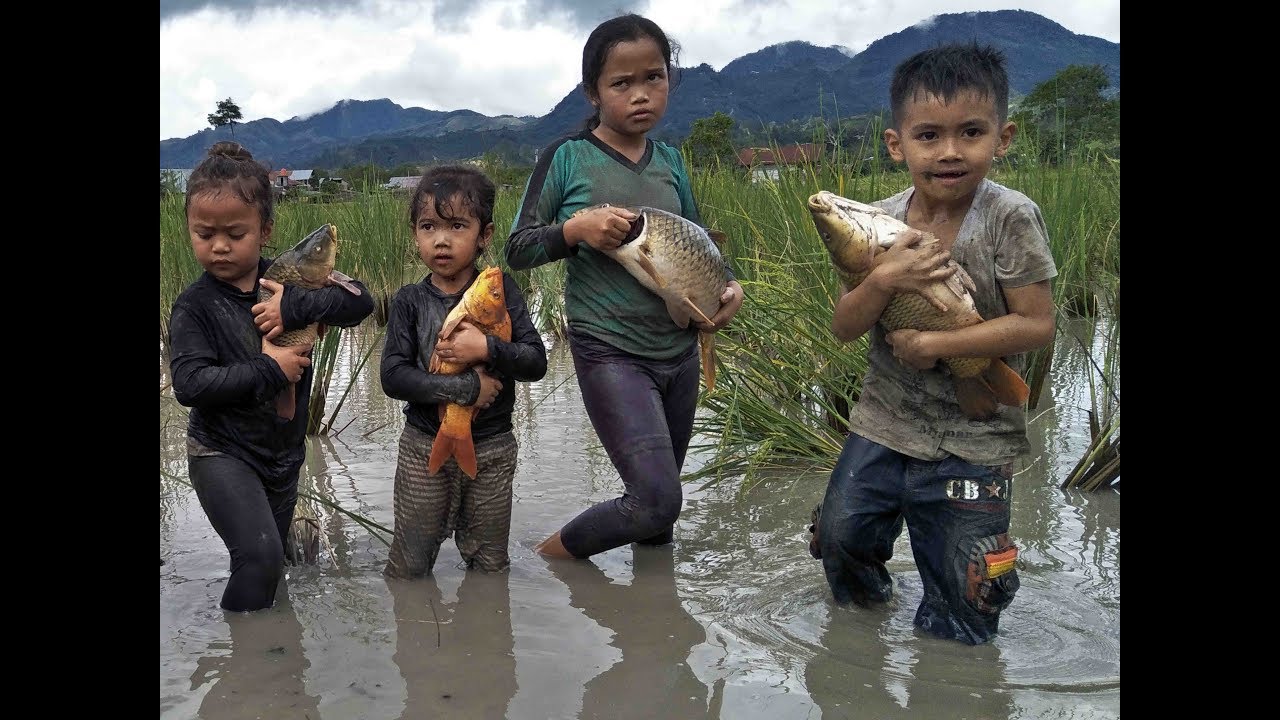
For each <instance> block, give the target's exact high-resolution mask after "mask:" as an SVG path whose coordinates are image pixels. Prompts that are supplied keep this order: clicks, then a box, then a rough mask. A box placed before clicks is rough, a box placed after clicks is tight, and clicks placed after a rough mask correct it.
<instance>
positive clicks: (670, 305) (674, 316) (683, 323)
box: [663, 298, 693, 329]
mask: <svg viewBox="0 0 1280 720" xmlns="http://www.w3.org/2000/svg"><path fill="white" fill-rule="evenodd" d="M663 300H664V302H666V303H667V314H668V315H670V316H671V322H673V323H675V324H676V327H678V328H682V329H683V328H687V327H689V321H690V320H692V319H693V318H691V317H690V316H689V312H688V311H687V310H685V309H684V303H682V302H678V301H675V300H669V299H666V298H663Z"/></svg>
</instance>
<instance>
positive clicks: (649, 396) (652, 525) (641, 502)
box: [560, 333, 699, 558]
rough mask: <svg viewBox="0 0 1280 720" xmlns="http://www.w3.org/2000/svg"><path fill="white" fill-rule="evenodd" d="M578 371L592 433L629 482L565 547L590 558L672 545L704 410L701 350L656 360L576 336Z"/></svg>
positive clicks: (565, 531)
mask: <svg viewBox="0 0 1280 720" xmlns="http://www.w3.org/2000/svg"><path fill="white" fill-rule="evenodd" d="M570 340H571V348H572V351H573V367H574V369H575V370H576V371H577V374H578V387H579V388H581V389H582V403H583V405H585V406H586V409H587V416H588V417H590V418H591V426H592V427H593V428H595V431H596V435H597V436H599V438H600V443H601V444H602V445H604V449H605V450H606V451H607V452H608V453H609V459H610V460H612V461H613V466H614V467H615V468H617V470H618V475H619V476H621V478H622V485H623V488H624V490H623V494H622V497H618V498H614V499H612V500H605V501H604V502H601V503H597V504H596V505H594V506H592V507H589V508H587V509H586V510H583V511H582V513H581V514H579V515H578V516H577V517H575V518H574V519H572V520H570V521H569V522H568V524H566V525H565V526H564V527H563V528H561V530H560V541H561V542H562V543H564V547H565V549H566V550H568V551H569V552H570V553H572V554H573V555H574V556H575V557H579V558H585V557H589V556H591V555H595V554H596V553H601V552H604V551H605V550H611V549H613V548H616V547H620V546H622V545H626V544H627V543H631V542H638V543H642V544H648V545H662V544H665V543H669V542H671V538H672V532H673V529H674V526H675V522H676V518H677V517H679V516H680V506H681V504H682V503H683V502H684V496H683V492H682V490H681V487H680V467H681V466H682V465H683V464H684V455H685V451H686V450H688V448H689V437H690V435H691V434H692V433H693V413H694V410H695V409H696V407H697V404H698V372H699V363H698V346H697V344H696V343H694V344H692V345H690V346H689V349H688V350H687V351H686V352H683V353H681V354H680V355H678V356H677V357H675V358H672V359H670V360H650V359H648V358H642V357H638V356H636V355H632V354H630V353H627V352H624V351H622V350H619V349H617V348H615V347H613V346H612V345H609V344H608V343H606V342H604V341H602V340H598V339H596V338H593V337H590V336H587V335H583V334H581V333H571V335H570Z"/></svg>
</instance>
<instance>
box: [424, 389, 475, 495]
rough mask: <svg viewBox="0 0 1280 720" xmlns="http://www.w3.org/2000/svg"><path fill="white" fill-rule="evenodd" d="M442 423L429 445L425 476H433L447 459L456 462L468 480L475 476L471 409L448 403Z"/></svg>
mask: <svg viewBox="0 0 1280 720" xmlns="http://www.w3.org/2000/svg"><path fill="white" fill-rule="evenodd" d="M443 412H444V421H443V422H441V423H440V430H439V431H437V432H436V437H435V440H434V441H432V443H431V455H430V456H429V457H428V458H427V474H429V475H435V474H436V473H438V472H440V468H442V467H444V464H445V462H447V461H448V460H449V458H453V459H455V460H457V461H458V467H460V468H462V471H463V472H465V473H466V474H467V476H468V477H470V478H473V479H474V478H475V476H476V446H475V442H474V441H473V440H472V439H471V418H472V415H473V412H472V409H471V408H469V407H463V406H461V405H457V404H455V403H449V404H448V406H446V408H445V409H444V411H443Z"/></svg>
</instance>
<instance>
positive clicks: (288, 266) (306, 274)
mask: <svg viewBox="0 0 1280 720" xmlns="http://www.w3.org/2000/svg"><path fill="white" fill-rule="evenodd" d="M337 257H338V227H337V226H336V225H333V224H332V223H326V224H324V225H321V226H320V227H319V228H316V229H315V230H314V231H312V232H311V234H309V235H307V236H306V237H304V238H303V239H302V242H299V243H298V244H297V245H294V246H293V247H292V248H290V249H289V250H286V251H285V252H283V253H280V255H279V257H277V258H276V259H275V261H274V262H272V263H271V266H270V267H268V268H267V271H266V272H265V273H263V274H262V277H263V279H265V280H274V281H276V282H278V283H280V284H281V285H293V286H296V287H300V288H305V289H307V290H315V289H318V288H322V287H325V286H327V285H331V284H332V285H341V286H342V287H344V288H346V289H347V290H348V291H349V292H351V293H353V294H356V295H359V294H360V288H358V287H356V286H355V285H354V284H352V282H351V278H349V277H347V276H346V275H343V274H342V273H340V272H338V271H337V270H334V269H333V263H334V261H335V260H336V259H337ZM274 294H275V293H273V292H271V291H270V290H268V289H266V288H264V287H262V286H261V285H259V286H258V302H266V301H267V300H270V299H271V296H272V295H274ZM323 333H324V330H323V329H322V328H321V327H320V323H311V324H310V325H308V326H306V327H304V328H301V329H299V330H287V331H285V332H282V333H280V334H279V335H277V336H276V337H274V338H272V339H271V343H272V344H274V345H277V346H279V347H294V346H297V345H308V344H313V343H315V341H316V340H317V339H318V338H319V337H320V336H321V335H322V334H323ZM295 384H296V383H289V387H287V388H285V389H284V390H283V391H282V392H281V393H280V396H279V397H277V398H276V414H278V415H279V416H280V417H282V418H285V419H286V420H292V419H293V414H294V412H295V411H296V409H297V398H296V397H295V395H294V393H295V388H294V385H295Z"/></svg>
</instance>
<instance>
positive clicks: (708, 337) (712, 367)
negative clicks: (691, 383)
mask: <svg viewBox="0 0 1280 720" xmlns="http://www.w3.org/2000/svg"><path fill="white" fill-rule="evenodd" d="M698 352H699V354H700V355H702V377H703V378H704V379H705V380H706V381H707V392H711V391H712V390H715V389H716V334H715V333H705V332H704V333H698Z"/></svg>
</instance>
